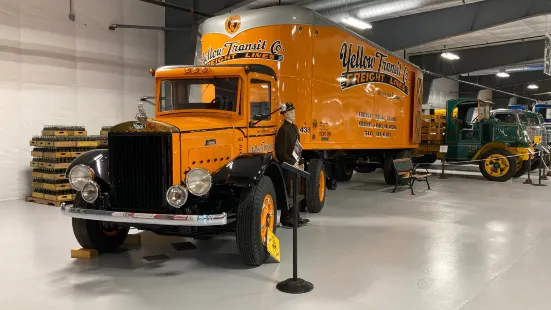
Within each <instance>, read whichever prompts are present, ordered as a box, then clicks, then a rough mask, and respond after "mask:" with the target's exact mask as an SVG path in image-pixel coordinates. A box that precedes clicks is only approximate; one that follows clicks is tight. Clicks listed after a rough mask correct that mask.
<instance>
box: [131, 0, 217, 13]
mask: <svg viewBox="0 0 551 310" xmlns="http://www.w3.org/2000/svg"><path fill="white" fill-rule="evenodd" d="M140 1H141V2H146V3H150V4H154V5H159V6H162V7H165V8H168V9H173V10H178V11H183V12H186V13H189V14H192V15H199V16H202V17H213V16H214V15H212V14H208V13H204V12H200V11H195V10H194V9H190V8H186V7H183V6H180V5H176V4H172V3H168V2H164V1H159V0H140Z"/></svg>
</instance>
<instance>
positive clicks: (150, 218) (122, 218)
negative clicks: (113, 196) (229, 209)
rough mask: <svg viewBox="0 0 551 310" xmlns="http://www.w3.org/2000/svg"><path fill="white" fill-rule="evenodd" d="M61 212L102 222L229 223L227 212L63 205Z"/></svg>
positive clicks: (160, 223)
mask: <svg viewBox="0 0 551 310" xmlns="http://www.w3.org/2000/svg"><path fill="white" fill-rule="evenodd" d="M61 212H62V213H63V214H65V215H67V216H70V217H73V218H80V219H85V220H95V221H102V222H114V223H130V224H150V225H166V226H219V225H225V224H227V223H228V216H227V214H226V213H222V214H211V215H173V214H155V213H131V212H117V211H104V210H93V209H82V208H74V207H69V206H66V205H62V206H61Z"/></svg>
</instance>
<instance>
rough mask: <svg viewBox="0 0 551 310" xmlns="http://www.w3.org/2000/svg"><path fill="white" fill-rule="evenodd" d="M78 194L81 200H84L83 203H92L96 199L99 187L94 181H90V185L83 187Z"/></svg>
mask: <svg viewBox="0 0 551 310" xmlns="http://www.w3.org/2000/svg"><path fill="white" fill-rule="evenodd" d="M80 194H81V195H82V199H84V201H86V202H87V203H93V202H94V201H96V199H98V196H99V185H98V184H97V183H96V182H94V181H90V183H88V184H86V185H84V187H83V188H82V192H81V193H80Z"/></svg>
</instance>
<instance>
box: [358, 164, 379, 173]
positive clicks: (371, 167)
mask: <svg viewBox="0 0 551 310" xmlns="http://www.w3.org/2000/svg"><path fill="white" fill-rule="evenodd" d="M377 168H378V165H377V164H366V165H360V166H358V167H356V169H354V171H356V172H357V173H371V172H373V171H375V170H377Z"/></svg>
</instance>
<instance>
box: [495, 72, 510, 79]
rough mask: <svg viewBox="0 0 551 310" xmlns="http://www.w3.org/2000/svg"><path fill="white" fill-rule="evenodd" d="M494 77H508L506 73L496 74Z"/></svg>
mask: <svg viewBox="0 0 551 310" xmlns="http://www.w3.org/2000/svg"><path fill="white" fill-rule="evenodd" d="M496 75H497V77H500V78H508V77H509V73H507V72H498V73H497V74H496Z"/></svg>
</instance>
